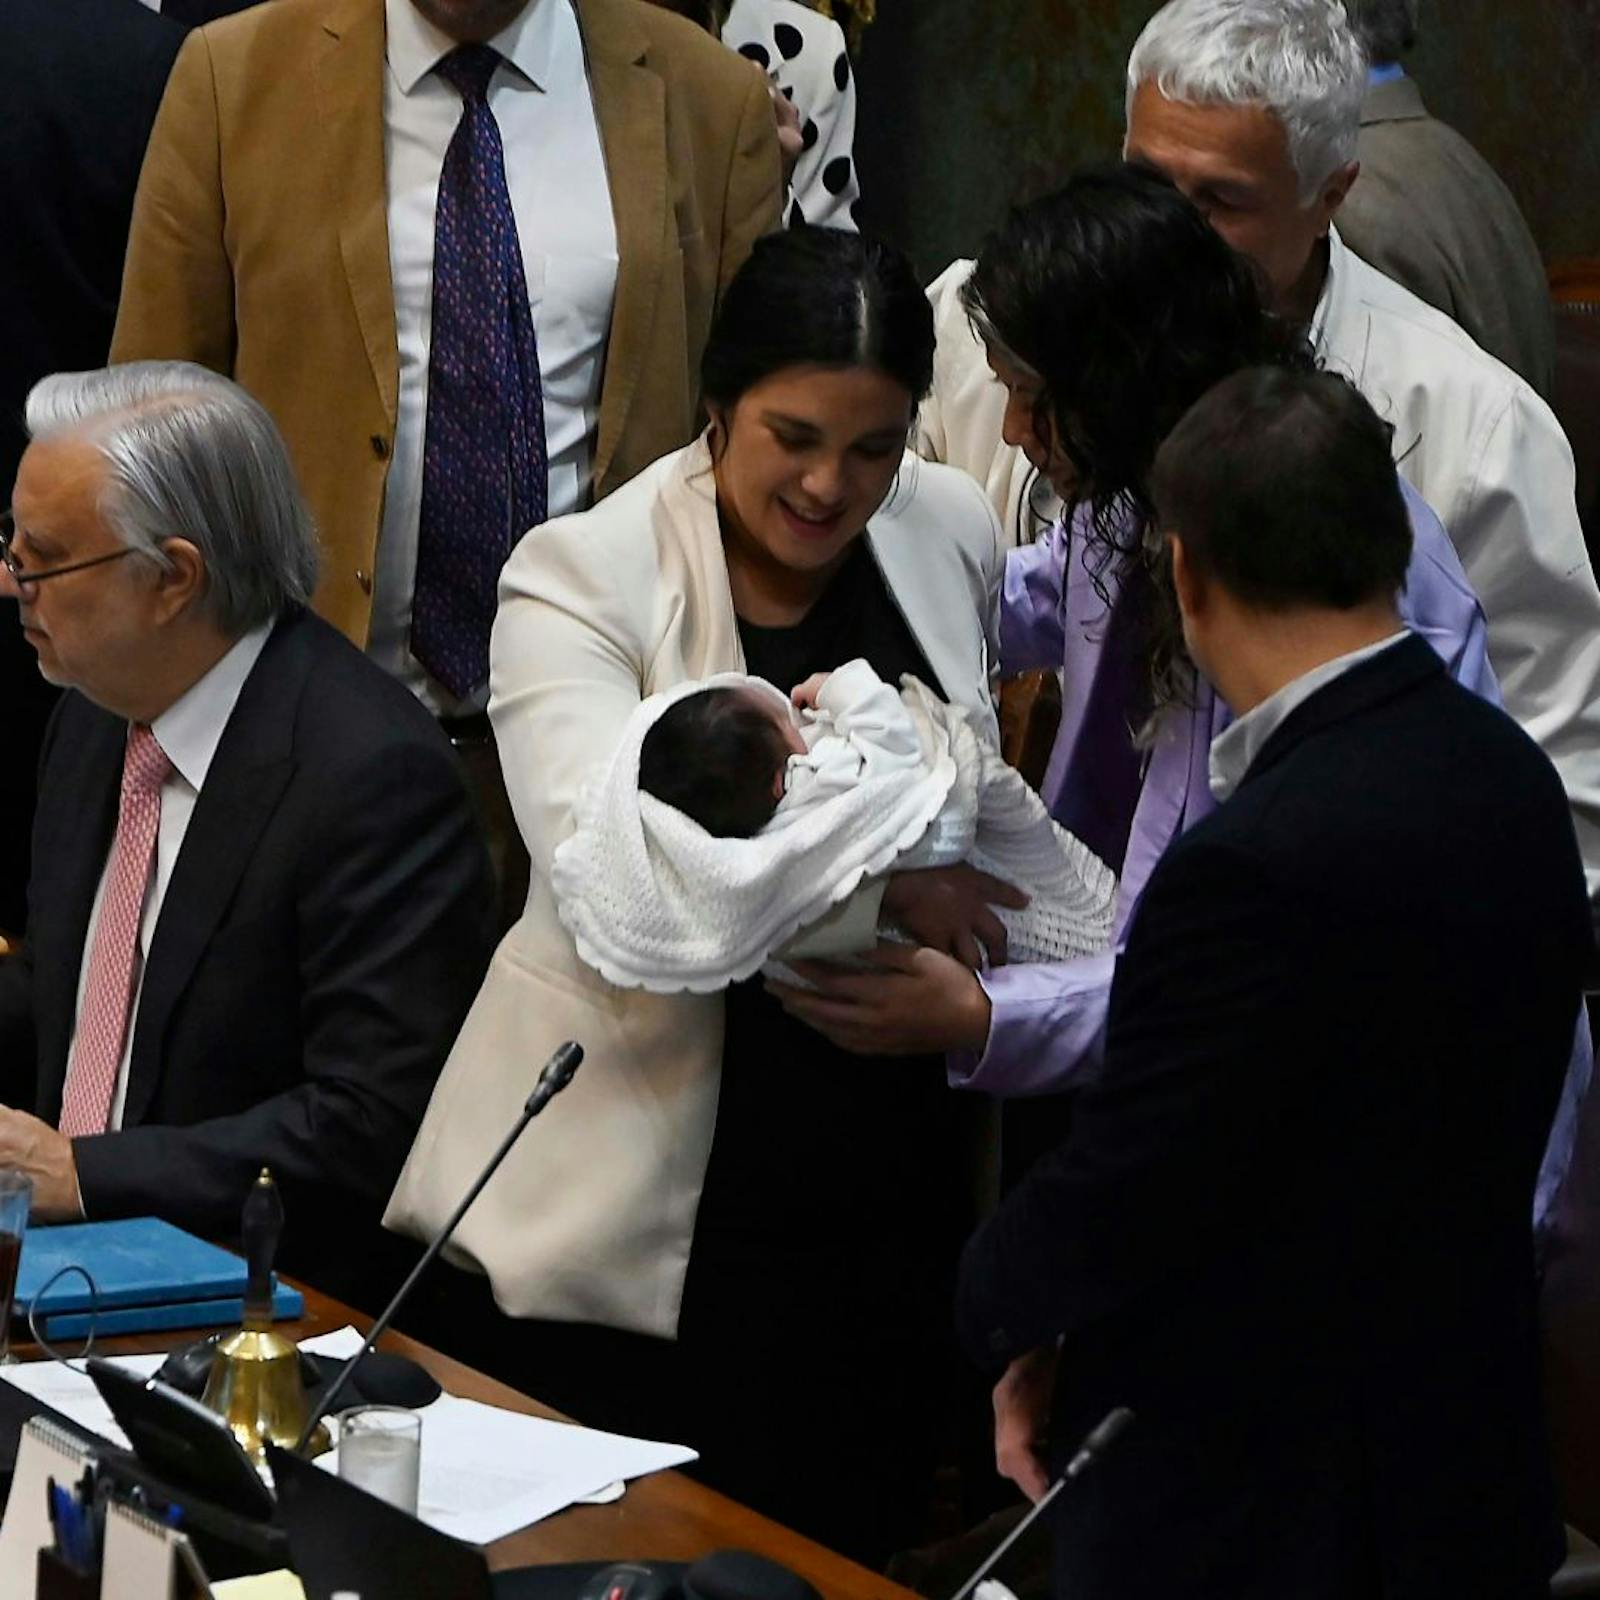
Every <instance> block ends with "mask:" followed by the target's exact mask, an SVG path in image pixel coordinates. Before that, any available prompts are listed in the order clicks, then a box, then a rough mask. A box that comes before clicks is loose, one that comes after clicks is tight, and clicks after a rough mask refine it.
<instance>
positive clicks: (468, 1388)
mask: <svg viewBox="0 0 1600 1600" xmlns="http://www.w3.org/2000/svg"><path fill="white" fill-rule="evenodd" d="M295 1287H296V1288H298V1289H299V1290H300V1291H301V1293H302V1294H303V1295H304V1296H305V1302H306V1305H305V1314H304V1316H302V1317H301V1318H299V1319H298V1320H297V1321H294V1322H285V1323H280V1324H279V1326H280V1327H281V1328H282V1329H283V1331H284V1332H285V1333H286V1334H288V1335H289V1336H290V1337H291V1338H293V1339H296V1340H305V1339H311V1338H315V1337H316V1336H317V1335H318V1334H323V1333H331V1332H333V1331H334V1330H335V1329H337V1328H342V1327H345V1326H346V1325H347V1324H348V1325H350V1326H352V1327H354V1328H356V1329H357V1330H358V1331H360V1332H362V1333H365V1332H366V1331H367V1329H368V1328H370V1327H371V1326H372V1318H371V1317H368V1316H366V1315H365V1314H364V1313H362V1312H359V1311H356V1310H354V1309H352V1308H351V1307H349V1306H346V1305H343V1304H341V1303H340V1302H339V1301H337V1300H333V1299H330V1298H329V1297H328V1296H327V1295H325V1294H322V1293H320V1292H319V1291H318V1290H316V1289H312V1288H310V1287H308V1286H307V1285H306V1284H303V1283H296V1284H295ZM182 1342H183V1335H181V1334H147V1335H144V1334H141V1335H132V1336H129V1337H123V1338H116V1339H107V1340H105V1341H103V1342H100V1343H97V1344H96V1346H95V1349H96V1352H97V1353H98V1354H102V1355H140V1354H148V1353H151V1352H155V1351H164V1350H170V1349H172V1348H173V1347H174V1346H175V1345H176V1344H180V1343H182ZM378 1343H379V1348H380V1349H384V1350H393V1351H395V1352H397V1353H398V1354H400V1355H405V1356H409V1357H410V1358H411V1359H412V1360H413V1361H416V1362H417V1363H418V1364H419V1365H420V1366H422V1367H424V1368H426V1369H427V1371H428V1372H430V1373H431V1374H432V1375H433V1376H434V1377H435V1378H437V1379H438V1381H439V1383H440V1384H441V1385H442V1386H443V1387H444V1389H445V1390H446V1391H447V1392H448V1393H450V1394H456V1395H461V1396H463V1397H464V1398H466V1399H469V1400H481V1401H484V1402H485V1403H487V1404H489V1405H496V1406H502V1407H504V1408H505V1409H506V1410H508V1411H519V1412H522V1413H524V1414H525V1415H529V1416H538V1417H553V1418H557V1419H559V1420H562V1421H567V1420H570V1419H568V1418H564V1417H562V1416H561V1413H560V1412H558V1411H554V1410H552V1409H551V1408H550V1407H549V1406H546V1405H541V1404H540V1402H539V1401H537V1400H535V1399H533V1398H532V1397H531V1396H529V1395H525V1394H523V1393H521V1392H520V1391H519V1390H516V1389H513V1388H511V1387H510V1386H509V1385H507V1384H504V1383H501V1382H499V1381H498V1380H497V1379H495V1378H491V1377H490V1376H489V1375H488V1374H487V1373H483V1372H479V1371H477V1370H476V1369H475V1368H472V1367H469V1366H466V1365H464V1364H463V1363H462V1362H459V1361H457V1360H455V1359H454V1358H453V1357H451V1356H447V1355H445V1354H444V1353H443V1351H440V1350H435V1349H434V1348H433V1347H432V1346H431V1345H425V1344H422V1343H420V1342H419V1341H418V1340H416V1339H413V1338H411V1337H410V1336H409V1335H407V1334H403V1333H396V1332H394V1331H392V1330H391V1331H390V1332H388V1333H386V1334H385V1335H384V1336H383V1338H382V1339H380V1340H379V1341H378ZM17 1353H18V1355H19V1356H20V1357H21V1358H22V1359H24V1360H27V1359H29V1358H30V1356H31V1355H34V1354H38V1353H39V1352H38V1351H37V1350H36V1347H32V1346H28V1345H26V1344H19V1345H18V1346H17ZM733 1547H737V1548H739V1549H744V1550H754V1551H756V1552H758V1553H759V1554H761V1555H764V1556H768V1557H770V1558H771V1559H772V1560H774V1561H780V1562H782V1563H783V1565H784V1566H786V1567H788V1568H790V1570H791V1571H794V1572H797V1573H799V1574H800V1575H801V1576H802V1577H803V1578H805V1579H806V1580H807V1581H808V1582H809V1583H811V1584H813V1585H814V1586H815V1587H816V1588H817V1589H818V1590H820V1591H821V1593H822V1594H823V1595H824V1596H826V1597H827V1600H916V1596H915V1595H913V1593H912V1591H911V1590H909V1589H903V1588H901V1587H900V1585H898V1584H895V1583H891V1582H890V1581H889V1580H888V1579H887V1578H885V1577H882V1576H880V1575H879V1574H877V1573H874V1572H869V1571H868V1570H867V1569H866V1568H865V1567H862V1566H858V1565H857V1564H856V1563H855V1562H853V1561H849V1560H846V1559H845V1557H843V1556H841V1555H836V1554H835V1553H834V1552H833V1551H831V1550H828V1549H826V1548H825V1547H824V1546H822V1545H819V1544H815V1543H813V1542H812V1541H811V1540H809V1539H806V1538H804V1537H803V1536H802V1535H800V1534H798V1533H795V1532H793V1531H792V1530H791V1529H789V1528H785V1527H784V1526H783V1525H782V1524H781V1523H777V1522H773V1521H771V1520H769V1519H768V1518H766V1517H763V1516H761V1515H760V1514H759V1513H758V1512H755V1511H751V1510H750V1509H749V1508H748V1507H746V1506H742V1505H740V1504H739V1503H738V1502H737V1501H734V1500H730V1499H728V1498H727V1496H726V1495H721V1494H718V1493H717V1492H716V1491H715V1490H714V1489H708V1488H706V1487H705V1486H704V1485H703V1484H699V1483H696V1482H695V1481H694V1480H693V1479H692V1478H688V1477H686V1476H685V1475H684V1474H683V1473H681V1472H658V1473H652V1474H651V1475H650V1476H648V1477H644V1478H637V1479H635V1480H634V1481H633V1482H631V1483H630V1484H629V1485H628V1489H627V1492H626V1493H625V1494H624V1495H623V1496H622V1498H621V1499H620V1500H616V1501H613V1502H612V1503H611V1504H610V1505H603V1506H573V1507H571V1508H570V1509H568V1510H566V1511H562V1512H559V1513H558V1514H557V1515H555V1516H553V1517H547V1518H546V1519H545V1520H544V1521H542V1522H536V1523H534V1524H532V1525H531V1526H530V1527H526V1528H520V1529H518V1530H517V1532H515V1533H512V1534H508V1535H507V1536H506V1537H505V1538H503V1539H497V1540H496V1541H495V1542H494V1543H493V1544H491V1545H489V1546H487V1548H486V1554H487V1556H488V1559H489V1565H490V1566H491V1567H492V1568H494V1569H495V1570H496V1571H500V1570H503V1569H505V1568H507V1567H524V1566H537V1565H542V1564H545V1563H553V1562H562V1561H603V1560H614V1561H625V1560H629V1559H647V1558H654V1559H656V1560H661V1561H693V1560H694V1559H695V1558H696V1557H698V1556H702V1555H705V1554H707V1553H708V1552H709V1551H712V1550H722V1549H728V1548H733Z"/></svg>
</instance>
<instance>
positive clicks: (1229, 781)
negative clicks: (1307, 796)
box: [1209, 628, 1406, 801]
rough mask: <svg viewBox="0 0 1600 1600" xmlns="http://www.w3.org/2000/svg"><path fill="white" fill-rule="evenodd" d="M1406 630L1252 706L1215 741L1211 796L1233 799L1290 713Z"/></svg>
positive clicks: (1312, 672)
mask: <svg viewBox="0 0 1600 1600" xmlns="http://www.w3.org/2000/svg"><path fill="white" fill-rule="evenodd" d="M1405 636H1406V629H1404V628H1401V629H1400V630H1399V631H1398V632H1397V633H1391V634H1390V635H1389V636H1388V638H1386V639H1379V640H1378V642H1377V643H1376V644H1364V645H1362V647H1361V648H1360V649H1359V650H1352V651H1350V652H1349V653H1348V654H1347V655H1342V656H1335V657H1334V658H1333V659H1332V660H1331V661H1324V662H1323V663H1322V665H1321V666H1320V667H1313V668H1312V669H1311V670H1310V671H1309V672H1302V673H1301V674H1300V676H1299V677H1298V678H1292V679H1291V680H1290V681H1289V682H1288V683H1286V684H1284V686H1283V687H1282V688H1281V689H1279V690H1278V691H1277V692H1276V693H1275V694H1269V695H1268V696H1267V698H1266V699H1265V700H1263V701H1262V702H1261V703H1260V705H1257V706H1252V707H1251V708H1250V709H1249V710H1248V711H1247V712H1245V714H1244V715H1243V716H1242V717H1240V718H1239V720H1238V721H1237V722H1230V723H1229V724H1228V726H1227V727H1226V728H1224V729H1223V730H1222V732H1221V733H1219V734H1218V735H1217V736H1216V738H1215V739H1213V740H1212V741H1211V771H1210V774H1209V779H1210V784H1211V792H1212V794H1213V795H1215V796H1216V798H1217V799H1218V800H1219V801H1222V800H1226V799H1227V798H1228V796H1229V795H1231V794H1232V793H1233V791H1234V790H1235V789H1237V788H1238V787H1239V785H1240V784H1241V783H1242V782H1243V781H1244V775H1245V773H1247V772H1248V771H1249V770H1250V768H1251V767H1252V766H1253V765H1254V764H1255V759H1256V757H1257V756H1258V755H1260V754H1261V749H1262V746H1263V745H1265V744H1266V742H1267V740H1268V739H1270V738H1271V737H1272V736H1273V734H1275V733H1276V732H1277V731H1278V729H1279V728H1281V727H1282V726H1283V724H1284V723H1285V722H1286V721H1287V720H1288V717H1289V713H1290V712H1291V711H1293V710H1295V709H1296V708H1297V707H1298V706H1300V705H1302V704H1304V702H1305V701H1307V700H1309V699H1310V698H1311V697H1312V695H1314V694H1315V693H1316V692H1317V690H1318V689H1321V688H1324V687H1326V686H1327V685H1328V684H1330V683H1332V682H1333V680H1334V679H1335V678H1342V677H1343V676H1344V675H1345V673H1347V672H1348V671H1349V670H1350V669H1351V668H1352V667H1358V666H1360V665H1361V663H1362V662H1363V661H1367V660H1370V659H1371V658H1372V657H1373V656H1375V655H1379V654H1381V653H1382V652H1383V651H1385V650H1387V649H1388V648H1389V646H1390V645H1392V644H1399V643H1400V641H1401V640H1402V639H1403V638H1405Z"/></svg>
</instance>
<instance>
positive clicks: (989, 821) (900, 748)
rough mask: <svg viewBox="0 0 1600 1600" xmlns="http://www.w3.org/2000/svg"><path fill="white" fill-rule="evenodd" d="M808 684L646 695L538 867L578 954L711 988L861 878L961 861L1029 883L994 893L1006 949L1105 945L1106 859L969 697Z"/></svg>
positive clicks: (742, 971)
mask: <svg viewBox="0 0 1600 1600" xmlns="http://www.w3.org/2000/svg"><path fill="white" fill-rule="evenodd" d="M803 689H806V690H810V691H811V692H810V693H806V694H804V695H803V696H802V697H803V698H807V699H810V698H811V694H812V693H814V699H815V705H814V709H812V708H808V709H805V710H797V708H796V707H795V706H794V705H792V704H791V702H790V700H789V698H788V697H787V696H786V695H784V694H783V692H782V691H781V690H779V689H776V688H774V687H773V685H772V684H770V683H767V682H766V681H765V680H764V679H761V678H752V677H745V676H743V675H741V674H738V673H723V674H721V675H719V676H717V677H714V678H708V679H705V680H704V681H702V682H698V683H686V684H680V685H678V686H677V687H675V688H673V689H670V690H668V691H666V692H665V693H663V694H659V695H653V696H651V697H650V698H649V699H648V700H645V701H644V702H642V703H641V704H640V706H639V708H638V709H637V711H635V713H634V714H633V716H632V717H631V718H630V719H629V722H628V725H627V728H626V730H625V731H624V734H623V738H622V741H621V743H620V744H619V746H618V748H617V750H616V751H615V753H614V754H613V756H612V758H611V760H610V761H609V762H608V763H606V764H605V765H604V766H602V767H601V768H599V769H598V770H596V771H595V772H594V773H592V774H591V775H590V777H589V778H588V779H587V780H586V782H585V783H584V784H583V786H582V789H581V791H580V793H579V796H578V800H577V803H576V805H575V807H574V823H575V826H574V829H573V832H572V834H571V835H570V836H569V837H568V838H567V839H565V840H564V841H563V842H562V843H561V844H560V845H559V846H558V847H557V849H556V852H555V859H554V862H553V865H552V869H551V882H552V886H553V888H554V890H555V895H556V902H557V906H558V908H559V910H560V914H561V919H562V921H563V922H564V923H565V925H566V927H567V929H568V930H569V931H570V932H571V934H572V936H573V938H574V940H575V941H576V943H577V948H578V954H579V955H580V956H581V957H582V958H583V960H584V961H585V962H586V963H588V965H590V966H591V967H593V968H595V970H596V971H598V972H599V973H600V974H601V975H602V976H603V977H605V978H606V979H608V980H609V981H610V982H612V983H615V984H618V985H620V986H622V987H625V988H643V989H650V990H654V991H655V992H657V993H664V994H665V993H672V992H674V991H678V990H685V989H687V990H693V991H696V992H709V991H712V990H716V989H722V988H725V987H726V986H727V985H729V984H730V983H736V982H738V981H739V980H740V979H743V978H747V977H749V976H750V975H751V974H752V973H754V972H755V971H757V970H758V969H759V968H761V967H762V966H764V965H768V964H772V963H774V962H775V958H776V957H777V956H778V955H779V953H780V952H782V951H783V950H784V947H785V946H786V945H788V944H789V943H790V941H791V940H793V939H794V938H795V935H796V934H797V933H799V932H800V930H802V929H804V928H806V927H807V926H808V925H809V924H811V923H813V922H815V921H816V920H817V919H818V918H819V917H821V916H823V915H824V914H825V913H826V912H828V911H829V910H830V909H831V908H832V907H833V906H835V905H837V904H838V903H839V902H840V901H842V900H844V899H846V898H847V897H848V896H849V895H851V894H853V893H854V892H855V890H856V889H857V887H858V886H859V885H860V884H861V882H862V880H863V879H865V878H869V877H876V876H878V875H879V874H882V873H885V872H888V871H891V870H893V871H896V872H903V871H908V870H912V869H916V868H921V867H941V866H949V865H951V864H953V863H955V862H958V861H964V862H967V863H969V864H970V865H972V866H974V867H977V868H979V869H980V870H981V871H984V872H988V873H991V874H992V875H993V876H995V877H997V878H1001V879H1004V880H1005V881H1006V882H1008V883H1012V884H1015V885H1016V886H1017V887H1018V888H1020V889H1022V890H1023V891H1024V893H1026V894H1027V895H1028V896H1029V897H1030V899H1029V904H1028V906H1027V908H1026V909H1025V910H1022V911H1012V910H1009V909H1006V908H1003V907H996V908H995V911H996V914H997V915H998V916H999V917H1000V918H1001V920H1002V921H1003V922H1004V924H1005V926H1006V936H1007V941H1008V956H1009V959H1010V960H1012V961H1061V960H1066V959H1068V958H1070V957H1072V956H1078V955H1091V954H1094V953H1096V952H1098V951H1101V950H1104V949H1105V948H1106V947H1107V946H1108V944H1109V943H1110V940H1111V924H1112V913H1113V908H1114V902H1115V898H1116V879H1115V877H1114V875H1113V874H1112V872H1111V870H1110V868H1108V867H1107V866H1106V865H1105V864H1104V863H1103V862H1101V861H1100V860H1099V859H1098V857H1096V856H1095V855H1094V854H1093V852H1091V851H1090V850H1089V848H1088V847H1087V846H1086V845H1084V844H1083V843H1082V842H1081V841H1080V840H1078V839H1077V838H1075V837H1074V836H1073V835H1072V834H1070V833H1068V832H1067V831H1066V830H1065V829H1064V828H1062V827H1060V826H1059V825H1058V824H1057V823H1055V822H1054V821H1052V820H1051V818H1050V816H1049V813H1048V812H1047V811H1046V810H1045V808H1044V804H1043V802H1042V801H1041V800H1040V799H1039V797H1038V796H1037V795H1036V794H1035V793H1034V792H1033V791H1032V790H1031V789H1030V788H1029V787H1028V785H1027V784H1026V782H1025V781H1024V780H1023V779H1022V777H1021V776H1020V775H1019V774H1018V773H1017V772H1015V771H1014V770H1013V769H1012V768H1011V767H1009V766H1007V765H1006V763H1005V761H1004V760H1003V759H1002V758H1001V755H1000V752H999V750H998V749H996V748H995V746H994V745H993V743H992V742H991V741H990V739H989V738H988V737H987V735H986V734H985V733H984V732H982V731H980V730H979V729H978V728H977V727H976V726H975V725H974V723H973V721H972V720H971V718H970V717H969V715H968V714H967V713H966V712H965V711H963V710H961V709H960V708H958V707H954V706H949V705H946V704H945V703H944V702H943V701H942V700H940V699H939V697H938V696H937V695H935V694H933V693H932V692H931V691H930V690H929V689H928V688H926V687H925V686H924V685H923V684H921V683H919V682H918V681H917V680H916V679H915V678H912V677H909V676H908V677H906V678H905V679H904V689H903V691H902V692H901V693H898V694H897V693H896V692H895V691H894V690H893V689H892V688H890V687H889V685H887V684H886V683H884V681H883V680H882V679H881V678H879V677H878V675H877V674H876V673H875V672H874V671H873V670H872V668H871V667H870V666H869V665H868V664H867V663H866V662H865V661H852V662H850V663H849V664H848V665H846V666H843V667H840V668H839V669H838V671H836V672H832V673H829V674H828V675H827V676H826V677H824V678H821V679H820V680H813V684H812V685H808V686H803ZM797 694H801V691H797ZM884 931H885V932H887V933H891V934H892V932H893V930H892V929H885V930H884ZM774 970H776V971H781V968H779V967H777V966H776V965H774Z"/></svg>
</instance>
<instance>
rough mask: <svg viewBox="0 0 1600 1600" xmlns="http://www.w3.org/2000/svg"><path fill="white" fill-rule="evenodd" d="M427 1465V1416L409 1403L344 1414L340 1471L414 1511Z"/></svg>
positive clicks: (349, 1479) (392, 1502) (354, 1409)
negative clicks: (424, 1455) (424, 1439)
mask: <svg viewBox="0 0 1600 1600" xmlns="http://www.w3.org/2000/svg"><path fill="white" fill-rule="evenodd" d="M421 1470H422V1418H421V1417H420V1416H418V1415H417V1413H416V1412H415V1411H410V1410H407V1408H406V1407H405V1406H353V1407H352V1408H351V1409H350V1410H349V1411H342V1412H340V1414H339V1476H340V1477H341V1478H343V1479H344V1480H345V1482H346V1483H353V1484H355V1485H356V1486H357V1488H361V1489H365V1490H366V1491H367V1493H368V1494H375V1495H377V1497H378V1498H379V1499H380V1500H387V1501H388V1502H389V1504H390V1505H392V1506H398V1507H399V1508H400V1509H401V1510H402V1511H407V1512H409V1513H410V1514H411V1515H412V1516H416V1514H417V1480H418V1477H419V1475H420V1473H421Z"/></svg>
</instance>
